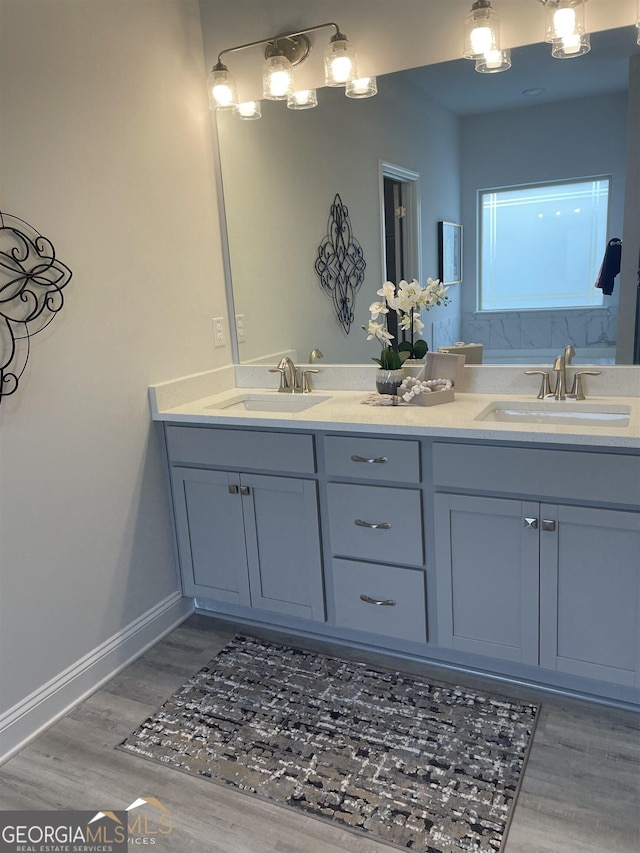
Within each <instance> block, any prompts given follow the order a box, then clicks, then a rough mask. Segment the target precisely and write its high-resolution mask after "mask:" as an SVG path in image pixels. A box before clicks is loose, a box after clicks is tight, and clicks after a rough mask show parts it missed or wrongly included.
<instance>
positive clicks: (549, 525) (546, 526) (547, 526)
mask: <svg viewBox="0 0 640 853" xmlns="http://www.w3.org/2000/svg"><path fill="white" fill-rule="evenodd" d="M542 529H543V530H555V529H556V523H555V521H554V520H553V519H552V518H543V519H542Z"/></svg>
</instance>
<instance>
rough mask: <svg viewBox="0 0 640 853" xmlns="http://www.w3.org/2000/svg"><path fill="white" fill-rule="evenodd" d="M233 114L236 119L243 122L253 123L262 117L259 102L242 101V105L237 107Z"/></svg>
mask: <svg viewBox="0 0 640 853" xmlns="http://www.w3.org/2000/svg"><path fill="white" fill-rule="evenodd" d="M234 112H235V114H236V115H237V116H238V118H241V119H244V120H245V121H255V120H256V119H259V118H261V117H262V106H261V104H260V101H244V103H242V104H238V105H237V107H236V108H235V111H234Z"/></svg>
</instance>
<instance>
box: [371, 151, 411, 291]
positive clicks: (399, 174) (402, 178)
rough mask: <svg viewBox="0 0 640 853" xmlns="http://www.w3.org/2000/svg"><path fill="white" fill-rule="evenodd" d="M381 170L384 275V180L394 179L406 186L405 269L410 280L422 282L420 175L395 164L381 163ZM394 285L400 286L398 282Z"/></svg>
mask: <svg viewBox="0 0 640 853" xmlns="http://www.w3.org/2000/svg"><path fill="white" fill-rule="evenodd" d="M379 164H380V168H379V172H380V176H379V177H380V189H379V191H380V247H381V249H380V251H381V261H382V275H383V277H385V276H386V269H387V257H386V254H387V253H386V239H385V237H386V235H385V224H384V220H385V217H384V179H385V178H393V179H394V180H396V181H399V182H400V183H402V184H406V195H407V227H406V229H405V235H404V237H405V245H404V247H403V252H404V257H405V260H406V265H405V269H410V270H411V273H410V278H416V279H417V280H418V281H420V282H421V281H422V252H421V251H420V235H421V233H422V230H421V215H420V214H421V209H422V208H421V204H420V175H419V174H418V172H414V171H412V170H411V169H405V168H404V167H403V166H397V165H395V164H394V163H387V162H386V161H384V160H380V161H379ZM381 284H382V282H381ZM394 284H398V282H397V281H395V282H394Z"/></svg>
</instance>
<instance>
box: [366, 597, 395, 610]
mask: <svg viewBox="0 0 640 853" xmlns="http://www.w3.org/2000/svg"><path fill="white" fill-rule="evenodd" d="M360 600H361V601H365V602H366V603H367V604H376V605H377V606H378V607H395V606H396V603H395V601H394V600H393V598H386V599H384V600H382V601H381V600H380V599H378V598H370V597H369V596H368V595H364V594H363V595H361V596H360Z"/></svg>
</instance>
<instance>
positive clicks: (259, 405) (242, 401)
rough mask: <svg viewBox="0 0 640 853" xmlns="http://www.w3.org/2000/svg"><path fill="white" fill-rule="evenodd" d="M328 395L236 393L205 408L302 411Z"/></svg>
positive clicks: (249, 410) (321, 401)
mask: <svg viewBox="0 0 640 853" xmlns="http://www.w3.org/2000/svg"><path fill="white" fill-rule="evenodd" d="M328 399H329V397H323V396H320V395H317V396H316V395H315V394H312V395H308V394H304V395H303V394H279V393H278V392H277V391H274V392H272V393H270V394H269V393H265V394H237V395H236V396H235V397H230V398H229V399H228V400H223V401H222V402H220V403H214V404H213V405H211V406H207V409H225V410H229V409H232V410H235V411H242V412H304V411H305V410H306V409H311V408H312V407H313V406H317V405H318V403H323V402H324V401H325V400H328Z"/></svg>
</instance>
